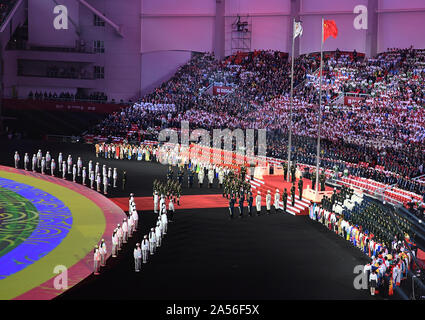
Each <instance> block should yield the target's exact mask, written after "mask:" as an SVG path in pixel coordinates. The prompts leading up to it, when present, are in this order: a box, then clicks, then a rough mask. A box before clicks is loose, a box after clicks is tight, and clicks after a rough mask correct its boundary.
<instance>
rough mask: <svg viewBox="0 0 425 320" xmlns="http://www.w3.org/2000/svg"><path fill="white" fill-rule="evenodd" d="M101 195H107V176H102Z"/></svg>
mask: <svg viewBox="0 0 425 320" xmlns="http://www.w3.org/2000/svg"><path fill="white" fill-rule="evenodd" d="M99 176H100V175H99ZM103 194H108V176H103Z"/></svg>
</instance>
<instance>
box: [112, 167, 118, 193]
mask: <svg viewBox="0 0 425 320" xmlns="http://www.w3.org/2000/svg"><path fill="white" fill-rule="evenodd" d="M112 178H113V179H114V188H116V187H117V180H118V172H117V168H114V173H113V174H112Z"/></svg>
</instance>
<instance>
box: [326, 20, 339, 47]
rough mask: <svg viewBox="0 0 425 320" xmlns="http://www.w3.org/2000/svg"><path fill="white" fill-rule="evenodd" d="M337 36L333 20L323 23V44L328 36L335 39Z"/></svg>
mask: <svg viewBox="0 0 425 320" xmlns="http://www.w3.org/2000/svg"><path fill="white" fill-rule="evenodd" d="M337 35H338V28H337V27H336V23H335V21H334V20H324V21H323V42H325V41H326V39H327V38H329V37H330V36H332V37H334V38H336V37H337Z"/></svg>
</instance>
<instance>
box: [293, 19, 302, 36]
mask: <svg viewBox="0 0 425 320" xmlns="http://www.w3.org/2000/svg"><path fill="white" fill-rule="evenodd" d="M302 35H303V27H302V25H301V22H295V23H294V39H295V38H296V37H298V36H300V37H301V36H302Z"/></svg>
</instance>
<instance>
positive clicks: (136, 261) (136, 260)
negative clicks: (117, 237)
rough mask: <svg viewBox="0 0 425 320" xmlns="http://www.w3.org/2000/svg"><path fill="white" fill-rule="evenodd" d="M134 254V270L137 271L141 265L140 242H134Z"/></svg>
mask: <svg viewBox="0 0 425 320" xmlns="http://www.w3.org/2000/svg"><path fill="white" fill-rule="evenodd" d="M133 256H134V271H136V272H139V271H140V268H141V267H142V249H141V248H140V243H136V248H134V251H133Z"/></svg>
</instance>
